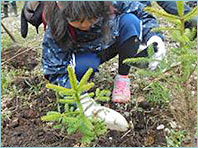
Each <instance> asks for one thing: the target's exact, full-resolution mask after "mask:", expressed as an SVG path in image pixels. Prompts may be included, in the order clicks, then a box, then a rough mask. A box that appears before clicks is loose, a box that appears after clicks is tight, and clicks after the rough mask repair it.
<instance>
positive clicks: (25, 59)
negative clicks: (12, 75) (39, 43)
mask: <svg viewBox="0 0 198 148" xmlns="http://www.w3.org/2000/svg"><path fill="white" fill-rule="evenodd" d="M39 62H40V60H39V59H38V58H37V52H36V51H34V50H33V49H30V48H22V47H18V46H16V47H14V48H13V47H11V48H9V49H7V50H6V51H5V52H2V54H1V63H2V65H4V64H6V66H7V68H8V69H12V68H15V69H24V70H27V71H31V70H33V69H34V68H35V67H36V66H37V65H38V63H39Z"/></svg>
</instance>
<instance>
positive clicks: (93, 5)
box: [45, 1, 111, 46]
mask: <svg viewBox="0 0 198 148" xmlns="http://www.w3.org/2000/svg"><path fill="white" fill-rule="evenodd" d="M110 4H111V2H105V1H58V4H57V2H55V1H53V2H47V4H46V7H45V16H46V20H47V23H48V25H49V27H50V29H51V34H52V36H53V38H54V39H55V40H56V41H57V42H58V43H59V44H60V45H63V46H64V43H66V42H67V41H68V40H71V37H70V35H69V32H68V28H67V27H68V21H80V20H84V19H88V20H89V19H93V18H99V17H102V18H103V25H102V28H101V29H102V31H103V32H104V34H103V36H104V40H107V39H108V38H109V36H110V33H109V30H110V29H109V26H108V23H107V21H108V19H109V13H110V8H109V6H110ZM58 5H60V6H61V7H58ZM67 46H68V45H67Z"/></svg>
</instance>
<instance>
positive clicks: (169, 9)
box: [157, 1, 190, 15]
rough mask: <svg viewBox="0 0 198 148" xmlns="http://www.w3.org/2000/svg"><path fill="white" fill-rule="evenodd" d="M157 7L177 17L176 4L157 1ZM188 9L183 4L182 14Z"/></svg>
mask: <svg viewBox="0 0 198 148" xmlns="http://www.w3.org/2000/svg"><path fill="white" fill-rule="evenodd" d="M157 3H158V5H159V6H160V7H162V8H163V9H164V10H165V11H166V12H167V13H170V14H173V15H178V12H177V4H176V2H175V1H157ZM189 11H190V8H189V7H188V6H187V5H185V4H184V14H186V13H188V12H189Z"/></svg>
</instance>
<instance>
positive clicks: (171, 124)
mask: <svg viewBox="0 0 198 148" xmlns="http://www.w3.org/2000/svg"><path fill="white" fill-rule="evenodd" d="M170 126H171V127H172V128H173V129H174V128H176V127H177V124H176V122H175V121H171V122H170Z"/></svg>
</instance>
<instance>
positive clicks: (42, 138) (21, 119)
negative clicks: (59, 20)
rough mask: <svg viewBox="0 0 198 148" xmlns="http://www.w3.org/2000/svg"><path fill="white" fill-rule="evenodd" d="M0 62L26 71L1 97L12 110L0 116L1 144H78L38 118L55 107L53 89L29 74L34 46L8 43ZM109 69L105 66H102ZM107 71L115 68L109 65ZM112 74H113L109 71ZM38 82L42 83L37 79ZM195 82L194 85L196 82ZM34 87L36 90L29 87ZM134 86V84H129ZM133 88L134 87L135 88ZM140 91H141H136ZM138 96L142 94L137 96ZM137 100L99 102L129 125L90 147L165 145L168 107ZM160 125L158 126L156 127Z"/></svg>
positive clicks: (107, 83)
mask: <svg viewBox="0 0 198 148" xmlns="http://www.w3.org/2000/svg"><path fill="white" fill-rule="evenodd" d="M1 60H2V61H1V64H2V65H1V66H2V68H6V69H8V70H9V69H19V70H25V71H28V72H29V75H25V76H18V77H16V78H15V79H14V80H13V81H12V86H16V88H17V90H20V91H19V92H18V95H17V96H16V95H15V96H14V97H13V98H10V99H5V100H2V102H1V111H3V110H9V111H10V112H11V113H12V114H11V116H9V117H8V118H6V119H4V120H1V143H2V144H1V146H2V147H73V146H78V145H79V143H78V141H77V140H76V139H78V135H67V134H66V133H61V132H60V131H59V130H56V129H53V128H52V124H49V123H46V122H42V121H41V120H40V118H41V117H42V116H43V115H46V113H47V112H48V111H52V110H57V106H56V104H55V102H56V97H55V94H54V92H52V91H49V90H48V89H46V87H45V79H44V78H43V76H42V75H41V76H34V75H31V72H32V71H33V70H34V69H35V67H36V66H37V65H38V64H39V62H40V57H39V56H38V54H37V51H35V50H34V49H27V48H21V47H14V48H13V47H12V48H10V49H7V50H5V51H3V52H2V53H1ZM106 68H107V69H108V70H109V67H108V66H107V67H106ZM110 71H115V69H113V68H111V70H110ZM112 75H113V74H112ZM103 79H104V78H100V81H99V82H102V83H100V84H99V85H100V86H96V88H97V87H103V86H106V88H107V87H109V88H112V87H113V83H112V82H113V81H112V80H111V79H107V80H105V81H102V80H103ZM41 82H42V83H41ZM38 86H39V87H38ZM196 86H197V85H196ZM33 87H36V88H37V89H38V91H37V92H36V91H33V90H32V88H33ZM133 89H134V90H135V89H136V88H133ZM136 92H137V91H136ZM139 94H141V92H139ZM140 97H142V96H140ZM139 100H141V101H139V102H138V104H135V103H134V102H133V101H132V102H130V103H128V104H117V103H116V104H115V103H112V102H109V103H105V104H103V105H105V106H107V107H110V108H111V109H114V110H116V111H118V112H120V113H121V114H122V115H123V116H124V117H125V118H126V119H127V121H128V122H131V123H133V128H131V129H129V130H128V131H126V132H118V131H110V130H108V132H107V134H106V135H105V136H103V137H99V138H98V139H97V140H96V141H94V142H92V143H91V144H90V147H145V146H146V147H165V146H167V143H166V137H165V136H166V134H167V131H166V129H169V128H170V121H172V120H174V119H173V115H172V114H171V113H170V111H169V110H167V109H165V108H164V107H161V106H156V105H155V106H153V105H152V104H150V103H148V102H146V101H145V100H144V98H142V99H141V98H140V99H139ZM159 126H164V128H162V129H160V130H159V129H157V127H159ZM183 146H191V147H197V143H196V141H193V143H192V141H189V142H186V143H185V145H183Z"/></svg>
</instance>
